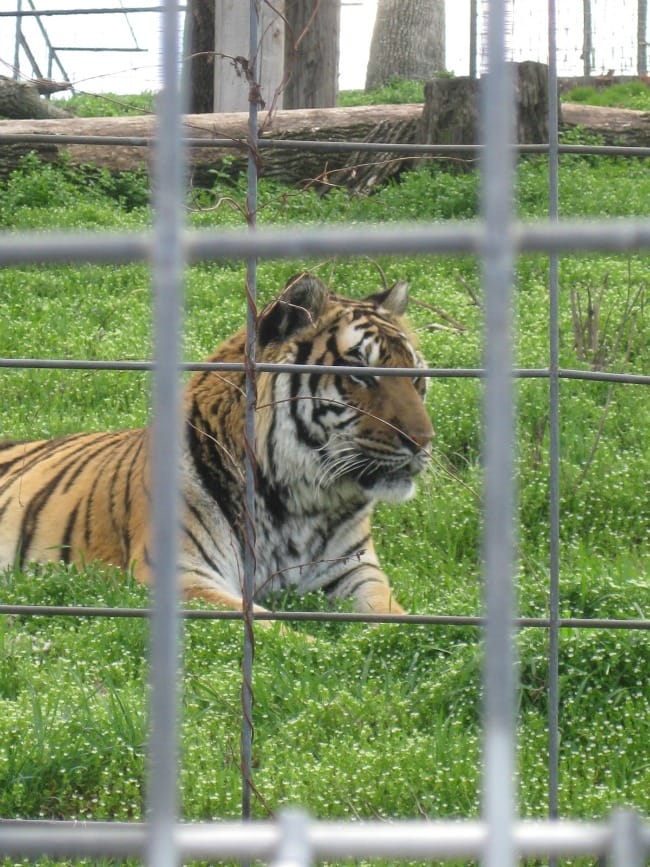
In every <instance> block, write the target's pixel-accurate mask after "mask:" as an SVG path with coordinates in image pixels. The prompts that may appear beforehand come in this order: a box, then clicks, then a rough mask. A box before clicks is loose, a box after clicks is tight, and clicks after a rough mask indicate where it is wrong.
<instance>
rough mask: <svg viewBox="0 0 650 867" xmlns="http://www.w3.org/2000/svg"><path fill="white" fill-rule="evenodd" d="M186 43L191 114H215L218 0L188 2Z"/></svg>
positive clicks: (186, 68) (186, 72) (186, 66)
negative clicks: (215, 47)
mask: <svg viewBox="0 0 650 867" xmlns="http://www.w3.org/2000/svg"><path fill="white" fill-rule="evenodd" d="M184 42H185V47H184V54H185V74H186V75H187V76H188V78H189V109H190V112H191V113H192V114H205V113H206V112H211V111H213V109H214V0H188V4H187V12H186V13H185V34H184Z"/></svg>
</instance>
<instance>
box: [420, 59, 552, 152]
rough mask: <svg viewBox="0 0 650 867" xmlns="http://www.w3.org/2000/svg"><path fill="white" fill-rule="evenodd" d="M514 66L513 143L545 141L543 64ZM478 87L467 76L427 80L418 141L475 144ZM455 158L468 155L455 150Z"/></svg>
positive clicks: (477, 122) (477, 81)
mask: <svg viewBox="0 0 650 867" xmlns="http://www.w3.org/2000/svg"><path fill="white" fill-rule="evenodd" d="M515 67H516V73H515V85H516V98H517V128H516V132H517V143H518V144H543V143H545V142H547V141H548V80H547V67H546V66H545V65H544V64H543V63H535V62H533V61H530V60H527V61H525V62H523V63H517V64H515ZM480 87H481V85H480V81H479V80H477V79H474V78H468V77H467V76H460V77H458V78H434V79H432V80H431V81H427V83H426V84H425V85H424V98H425V102H424V110H423V112H422V129H421V134H420V140H421V141H422V142H424V143H426V144H450V145H451V144H460V145H469V144H476V143H477V142H478V141H479V92H480ZM451 156H452V158H454V155H451ZM455 158H456V159H465V160H467V159H468V156H467V155H466V154H465V155H464V156H461V154H460V153H459V154H457V155H455ZM471 158H472V157H471V156H470V157H469V159H471Z"/></svg>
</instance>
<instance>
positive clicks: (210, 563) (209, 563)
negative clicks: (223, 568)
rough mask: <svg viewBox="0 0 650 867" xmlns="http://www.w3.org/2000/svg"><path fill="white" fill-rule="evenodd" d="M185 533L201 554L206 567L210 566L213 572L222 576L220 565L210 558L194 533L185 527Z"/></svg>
mask: <svg viewBox="0 0 650 867" xmlns="http://www.w3.org/2000/svg"><path fill="white" fill-rule="evenodd" d="M183 532H184V534H185V535H186V536H187V538H188V539H189V540H190V541H191V543H192V544H193V545H194V547H195V548H196V550H197V551H198V552H199V554H200V555H201V559H202V560H203V562H204V563H205V564H206V566H209V567H210V569H211V570H212V571H213V572H216V573H217V574H221V572H220V569H219V564H218V563H215V561H214V560H213V559H212V557H210V555H209V554H208V552H207V551H206V550H205V548H204V547H203V545H202V544H201V543H200V542H199V540H198V539H197V538H196V536H195V535H194V533H193V532H192V531H191V530H190V529H189V527H183Z"/></svg>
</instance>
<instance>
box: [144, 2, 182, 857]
mask: <svg viewBox="0 0 650 867" xmlns="http://www.w3.org/2000/svg"><path fill="white" fill-rule="evenodd" d="M178 27H179V13H178V2H177V0H165V3H164V10H163V18H162V69H163V87H162V91H161V93H160V96H159V103H158V104H159V117H158V131H157V138H156V155H155V160H156V161H155V169H156V171H155V180H154V190H155V206H156V218H155V227H154V249H153V254H152V255H153V283H154V293H155V310H154V320H155V336H154V337H155V356H156V362H155V368H154V381H153V402H154V424H153V442H152V513H153V539H152V542H153V550H152V558H153V565H154V580H153V616H152V620H151V637H150V653H151V700H150V718H151V724H150V735H149V775H148V790H147V808H148V819H149V828H150V833H149V838H148V845H147V856H148V862H149V864H151V865H155V867H173V865H176V864H177V862H178V853H177V849H176V842H175V836H174V825H175V823H176V821H177V814H178V808H177V798H178V793H177V773H178V759H177V757H178V743H177V741H178V729H177V713H178V695H177V684H178V681H179V677H178V667H179V645H180V642H179V636H178V631H179V621H178V617H177V608H178V605H177V602H178V600H177V594H178V581H177V574H176V572H177V567H176V563H177V532H178V518H179V508H178V506H179V494H178V487H179V481H180V474H179V462H180V428H181V403H180V384H179V379H180V377H179V359H180V321H181V314H180V304H181V299H180V294H181V285H182V280H183V248H182V239H181V232H182V228H183V212H182V196H183V191H184V167H183V148H182V134H181V130H182V124H181V111H182V88H181V86H180V73H179V64H178V50H177V37H178Z"/></svg>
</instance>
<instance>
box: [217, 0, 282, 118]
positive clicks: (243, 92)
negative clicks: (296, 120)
mask: <svg viewBox="0 0 650 867" xmlns="http://www.w3.org/2000/svg"><path fill="white" fill-rule="evenodd" d="M283 10H284V3H283V2H282V0H280V2H277V0H276V2H274V3H273V8H271V6H270V5H269V4H267V3H262V4H261V8H260V20H259V25H258V32H259V39H258V55H257V66H258V68H257V79H258V81H259V82H260V84H261V97H262V99H263V100H264V102H265V103H266V105H267V106H270V105H271V102H272V101H273V97H274V94H275V91H276V88H277V87H278V86H279V84H280V83H281V81H282V76H283V74H284V20H283V18H282V14H281V13H282V12H283ZM214 13H215V14H214V50H215V58H214V110H215V111H216V112H218V111H247V109H248V90H249V81H248V80H247V77H246V71H247V70H246V67H245V64H242V63H241V62H239V61H236V60H234V59H233V58H237V57H241V58H247V57H248V55H249V42H248V31H249V10H248V3H242V2H241V0H216V2H215V10H214ZM276 107H277V108H282V96H281V95H280V96H279V97H278V101H277V102H276Z"/></svg>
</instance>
